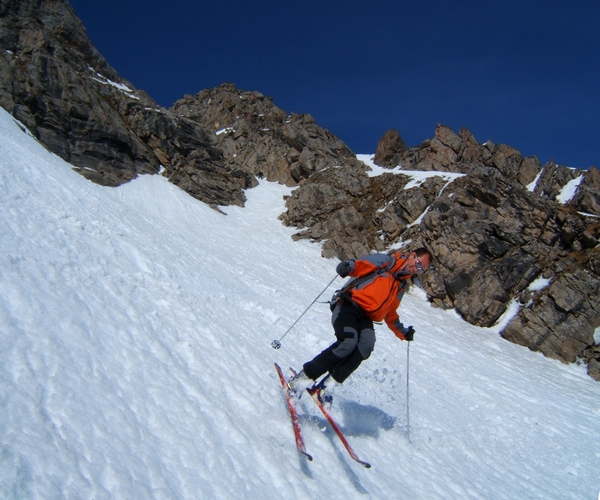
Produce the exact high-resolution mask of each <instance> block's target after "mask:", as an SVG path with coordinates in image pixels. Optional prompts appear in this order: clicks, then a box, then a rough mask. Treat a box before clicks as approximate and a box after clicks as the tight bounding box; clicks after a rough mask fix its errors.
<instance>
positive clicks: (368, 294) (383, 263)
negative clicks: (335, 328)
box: [342, 253, 412, 340]
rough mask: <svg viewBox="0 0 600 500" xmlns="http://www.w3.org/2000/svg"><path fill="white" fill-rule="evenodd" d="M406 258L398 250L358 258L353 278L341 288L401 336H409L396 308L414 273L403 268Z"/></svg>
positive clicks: (374, 319) (351, 273) (373, 317)
mask: <svg viewBox="0 0 600 500" xmlns="http://www.w3.org/2000/svg"><path fill="white" fill-rule="evenodd" d="M406 259H407V256H406V255H401V254H399V253H398V254H395V255H394V256H389V255H386V254H372V255H367V256H366V257H361V258H360V259H356V260H355V261H354V265H353V268H352V269H351V271H350V272H349V273H348V276H351V277H352V278H353V279H352V280H350V281H349V282H348V283H347V284H346V286H344V288H342V294H344V293H345V290H347V292H346V296H347V297H349V298H350V300H352V302H354V303H355V304H356V305H357V306H358V307H360V308H361V309H362V310H363V311H365V313H366V314H367V316H369V318H370V319H371V320H373V321H382V320H384V321H385V323H386V324H387V326H388V328H389V329H390V330H392V332H394V335H396V337H398V338H399V339H400V340H406V339H405V337H404V335H403V334H402V331H401V330H400V324H401V323H400V317H399V316H398V312H397V309H398V307H399V306H400V302H401V300H402V297H403V295H404V292H405V291H406V280H408V279H409V278H411V276H412V275H411V274H404V273H403V272H402V269H403V268H404V266H405V264H406ZM351 267H352V266H351ZM363 277H364V279H362V280H361V279H360V278H363ZM348 288H349V289H348Z"/></svg>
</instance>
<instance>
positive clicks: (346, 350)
mask: <svg viewBox="0 0 600 500" xmlns="http://www.w3.org/2000/svg"><path fill="white" fill-rule="evenodd" d="M342 337H343V338H342V339H341V342H340V343H339V345H338V346H337V347H336V348H335V349H334V350H333V351H332V352H333V354H335V355H336V356H337V357H338V358H345V357H346V356H349V355H350V354H352V351H354V349H356V346H357V344H358V332H357V331H356V330H355V329H354V328H350V327H346V328H344V331H343V334H342Z"/></svg>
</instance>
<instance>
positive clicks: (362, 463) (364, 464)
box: [358, 462, 371, 469]
mask: <svg viewBox="0 0 600 500" xmlns="http://www.w3.org/2000/svg"><path fill="white" fill-rule="evenodd" d="M358 463H359V464H360V465H362V466H363V467H364V468H365V469H370V468H371V464H370V463H369V462H358Z"/></svg>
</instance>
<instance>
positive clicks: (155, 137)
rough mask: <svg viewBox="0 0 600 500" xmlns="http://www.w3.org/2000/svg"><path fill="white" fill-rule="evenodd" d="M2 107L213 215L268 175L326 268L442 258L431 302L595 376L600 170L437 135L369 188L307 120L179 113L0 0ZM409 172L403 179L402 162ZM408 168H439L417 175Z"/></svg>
mask: <svg viewBox="0 0 600 500" xmlns="http://www.w3.org/2000/svg"><path fill="white" fill-rule="evenodd" d="M0 104H1V105H2V106H3V107H4V108H5V109H7V110H8V111H9V112H11V113H12V114H13V116H15V118H17V119H19V120H20V121H21V122H22V123H23V124H24V125H25V126H26V127H27V128H28V129H29V130H30V131H31V132H32V133H33V134H34V135H35V136H36V137H37V138H38V139H39V140H40V142H42V143H43V144H45V146H46V147H47V148H48V149H49V150H50V151H52V152H54V153H56V154H58V155H59V156H61V157H62V158H64V159H65V160H67V161H69V162H70V163H71V164H72V165H74V167H75V169H76V170H77V171H78V172H79V173H81V174H82V175H85V176H86V177H87V178H89V179H90V180H92V181H94V182H98V183H100V184H104V185H108V186H116V185H119V184H121V183H123V182H127V181H128V180H130V179H132V178H134V177H136V176H137V175H139V174H155V173H158V172H162V175H165V176H167V177H168V178H169V179H170V180H171V181H172V182H173V183H175V184H177V185H178V186H180V187H181V188H182V189H184V190H185V191H187V192H188V193H189V194H190V195H192V196H194V197H196V198H197V199H199V200H201V201H204V202H205V203H208V204H209V205H211V206H213V207H215V208H217V207H218V206H219V205H229V204H236V205H243V204H244V201H245V195H244V190H245V189H248V188H251V187H253V186H255V185H256V183H257V178H261V177H265V178H266V179H267V180H270V181H275V182H280V183H283V184H287V185H289V186H298V189H296V190H295V191H294V192H293V193H292V195H291V196H290V197H288V199H287V201H286V207H287V210H286V212H285V213H284V214H282V215H281V219H282V221H283V222H284V223H285V224H288V225H290V226H295V227H297V228H298V229H299V232H298V233H297V234H296V236H295V238H297V239H298V238H308V239H310V240H312V241H318V242H321V243H322V248H323V256H324V257H338V258H351V257H356V256H358V255H361V254H365V253H369V252H370V251H372V250H378V251H386V249H388V248H391V247H401V246H407V247H408V248H412V247H414V246H416V245H424V246H427V247H429V248H430V249H431V250H432V251H433V252H434V254H435V256H436V262H435V272H430V273H426V274H425V275H424V276H423V277H422V280H421V281H422V283H423V286H424V287H425V289H426V290H427V292H428V294H429V296H430V298H431V300H432V302H433V303H434V304H435V305H437V306H439V307H444V308H456V310H457V311H458V312H459V313H460V314H461V315H462V316H463V317H464V318H465V319H466V320H467V321H469V322H471V323H474V324H478V325H481V326H490V325H492V324H494V323H495V322H496V321H498V320H499V319H500V318H501V317H502V314H503V313H504V312H505V311H506V309H507V307H508V305H509V304H511V301H513V300H514V301H516V302H515V304H516V306H518V308H519V312H518V314H517V315H516V316H515V317H514V318H513V319H512V320H511V321H510V323H509V324H508V325H507V326H506V327H505V328H504V331H503V332H502V335H503V336H504V337H505V338H507V339H509V340H511V341H513V342H517V343H519V344H522V345H526V346H527V347H529V348H530V349H533V350H538V351H541V352H543V353H544V354H545V355H547V356H551V357H555V358H558V359H561V360H562V361H565V362H575V361H578V360H584V361H585V362H587V363H588V371H589V373H590V375H591V376H593V377H595V378H596V379H599V380H600V347H599V346H598V345H597V342H596V340H595V339H594V332H595V330H596V329H597V328H598V327H599V326H600V303H599V299H598V296H599V295H600V294H599V293H598V292H599V287H600V269H599V267H600V266H599V263H598V262H599V259H598V252H599V249H598V238H599V236H600V223H599V222H598V215H600V172H599V171H598V169H597V168H595V167H592V168H590V169H589V170H587V171H583V170H575V169H570V168H567V167H564V166H559V165H556V164H554V163H553V162H551V163H549V164H547V165H545V166H543V167H542V165H540V162H539V161H538V160H537V158H536V157H528V158H523V157H522V156H521V154H520V153H519V152H518V151H517V150H515V149H514V148H511V147H510V146H507V145H502V144H499V145H496V144H494V143H492V142H490V141H488V142H486V143H484V144H480V143H479V142H478V141H477V140H476V139H475V137H474V136H473V135H472V134H471V133H470V132H469V131H468V130H466V129H462V130H460V131H459V133H458V134H456V133H454V132H453V131H452V130H451V129H449V128H448V127H444V126H441V125H440V126H438V127H437V129H436V131H435V135H434V137H433V138H432V139H430V140H427V141H425V142H423V143H422V144H420V145H418V146H416V147H411V148H409V147H408V146H407V145H406V144H405V142H404V141H403V140H402V138H401V137H400V134H399V133H398V132H397V131H395V130H391V131H388V132H386V134H384V136H383V137H382V139H381V141H380V143H379V146H378V148H377V152H376V155H375V158H374V160H375V163H376V164H378V165H381V166H384V167H387V168H388V169H389V171H387V172H385V173H383V174H381V175H376V176H374V175H373V174H372V173H370V168H369V167H368V166H367V165H366V164H364V163H362V162H360V161H358V160H357V159H356V156H355V155H354V153H353V152H352V151H351V150H350V149H349V148H348V147H347V146H346V145H345V144H344V143H343V141H341V140H340V139H339V138H337V137H336V136H335V135H333V134H331V133H330V132H329V131H327V130H325V129H323V128H321V127H319V126H318V125H317V124H316V123H315V121H314V119H313V118H312V117H311V116H310V115H307V114H295V113H287V112H285V111H283V110H281V109H279V108H277V107H276V106H275V105H274V104H273V102H272V99H270V98H269V97H265V96H264V95H262V94H261V93H259V92H246V91H241V90H239V89H237V88H236V87H235V86H234V85H233V84H223V85H221V86H219V87H217V88H214V89H207V90H202V91H201V92H199V93H198V94H196V95H195V96H184V97H183V98H182V99H181V100H179V101H177V102H176V103H175V104H174V105H173V106H172V107H171V108H170V109H168V110H167V109H164V108H162V107H160V106H158V105H157V104H156V103H155V102H154V101H153V100H152V98H151V97H150V96H148V95H147V94H146V93H145V92H143V91H141V90H138V89H135V88H134V87H133V85H132V84H131V83H130V82H127V81H126V80H124V79H123V78H121V77H120V76H119V75H118V74H117V72H116V71H115V70H114V69H113V68H111V67H110V65H109V64H108V63H107V62H106V60H105V59H104V58H103V57H102V56H101V55H100V54H99V53H98V51H97V50H96V49H95V48H94V47H93V45H92V44H91V43H90V42H89V40H88V38H87V34H86V32H85V28H84V27H83V25H82V24H81V22H80V21H79V19H78V18H77V16H76V14H75V12H74V11H73V9H72V8H71V7H70V5H69V4H68V2H67V1H66V0H0ZM398 165H400V167H399V168H398V167H397V166H398ZM413 171H420V172H430V173H431V175H429V176H426V177H424V178H420V179H417V177H416V176H415V175H414V174H413V173H412V172H413Z"/></svg>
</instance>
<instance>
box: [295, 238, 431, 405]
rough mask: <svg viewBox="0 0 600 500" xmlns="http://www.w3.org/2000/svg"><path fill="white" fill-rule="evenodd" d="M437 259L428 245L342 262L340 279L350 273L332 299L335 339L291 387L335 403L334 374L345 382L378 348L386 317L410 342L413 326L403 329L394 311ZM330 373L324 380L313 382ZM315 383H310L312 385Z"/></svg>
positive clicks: (339, 380)
mask: <svg viewBox="0 0 600 500" xmlns="http://www.w3.org/2000/svg"><path fill="white" fill-rule="evenodd" d="M432 260H433V257H432V255H431V252H430V251H429V250H427V249H425V248H419V249H417V250H415V251H414V252H411V253H410V254H409V255H402V254H400V253H397V254H395V255H393V256H390V255H386V254H382V253H376V254H372V255H367V256H364V257H361V258H359V259H356V260H354V259H351V260H346V261H343V262H340V263H339V264H338V265H337V268H336V271H337V273H338V274H339V275H340V276H341V277H342V278H345V277H347V276H350V277H351V279H350V280H348V281H347V282H346V284H345V285H344V286H343V287H342V289H341V290H338V291H336V292H335V294H334V295H333V298H332V300H331V302H330V303H331V309H332V317H331V323H332V325H333V329H334V332H335V336H336V339H337V340H336V341H335V342H334V343H333V344H331V345H330V346H329V347H328V348H327V349H325V350H324V351H323V352H321V353H320V354H318V355H317V356H315V357H314V358H313V359H312V360H311V361H308V362H306V363H304V366H303V369H302V370H301V371H300V372H298V374H297V375H296V376H295V377H293V378H292V379H291V380H290V383H289V384H290V387H291V388H292V389H293V390H294V391H295V392H298V393H301V391H302V390H304V389H306V388H309V391H311V392H318V395H319V398H320V399H322V400H324V401H326V402H329V403H331V392H332V388H333V387H332V385H335V384H331V383H330V382H328V385H329V387H328V390H327V393H328V394H327V395H326V394H325V384H324V383H325V381H327V380H328V379H329V378H332V379H333V380H334V381H335V382H336V383H340V384H341V383H342V382H344V380H346V379H347V378H348V377H349V376H350V374H351V373H352V372H354V370H356V369H357V368H358V366H359V365H360V364H361V363H362V361H363V360H365V359H367V358H368V357H369V356H370V355H371V352H372V351H373V348H374V347H375V331H374V329H373V321H382V320H385V322H386V324H387V326H388V328H389V329H390V330H392V332H393V333H394V334H395V335H396V337H398V338H399V339H400V340H406V341H409V342H410V341H412V340H413V337H414V334H415V330H414V328H413V327H412V326H408V327H405V326H404V325H403V324H402V323H401V322H400V318H399V316H398V313H397V312H396V310H397V309H398V307H399V306H400V302H401V300H402V297H403V295H404V293H405V291H406V286H407V280H408V279H411V278H413V277H414V276H416V275H418V274H421V273H423V272H425V271H426V270H427V268H428V267H429V265H430V264H431V261H432ZM327 372H328V375H327V376H326V377H324V378H323V379H322V380H321V381H320V382H318V383H314V381H316V380H317V379H318V378H319V377H321V376H322V375H324V374H325V373H327ZM311 385H312V387H311Z"/></svg>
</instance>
